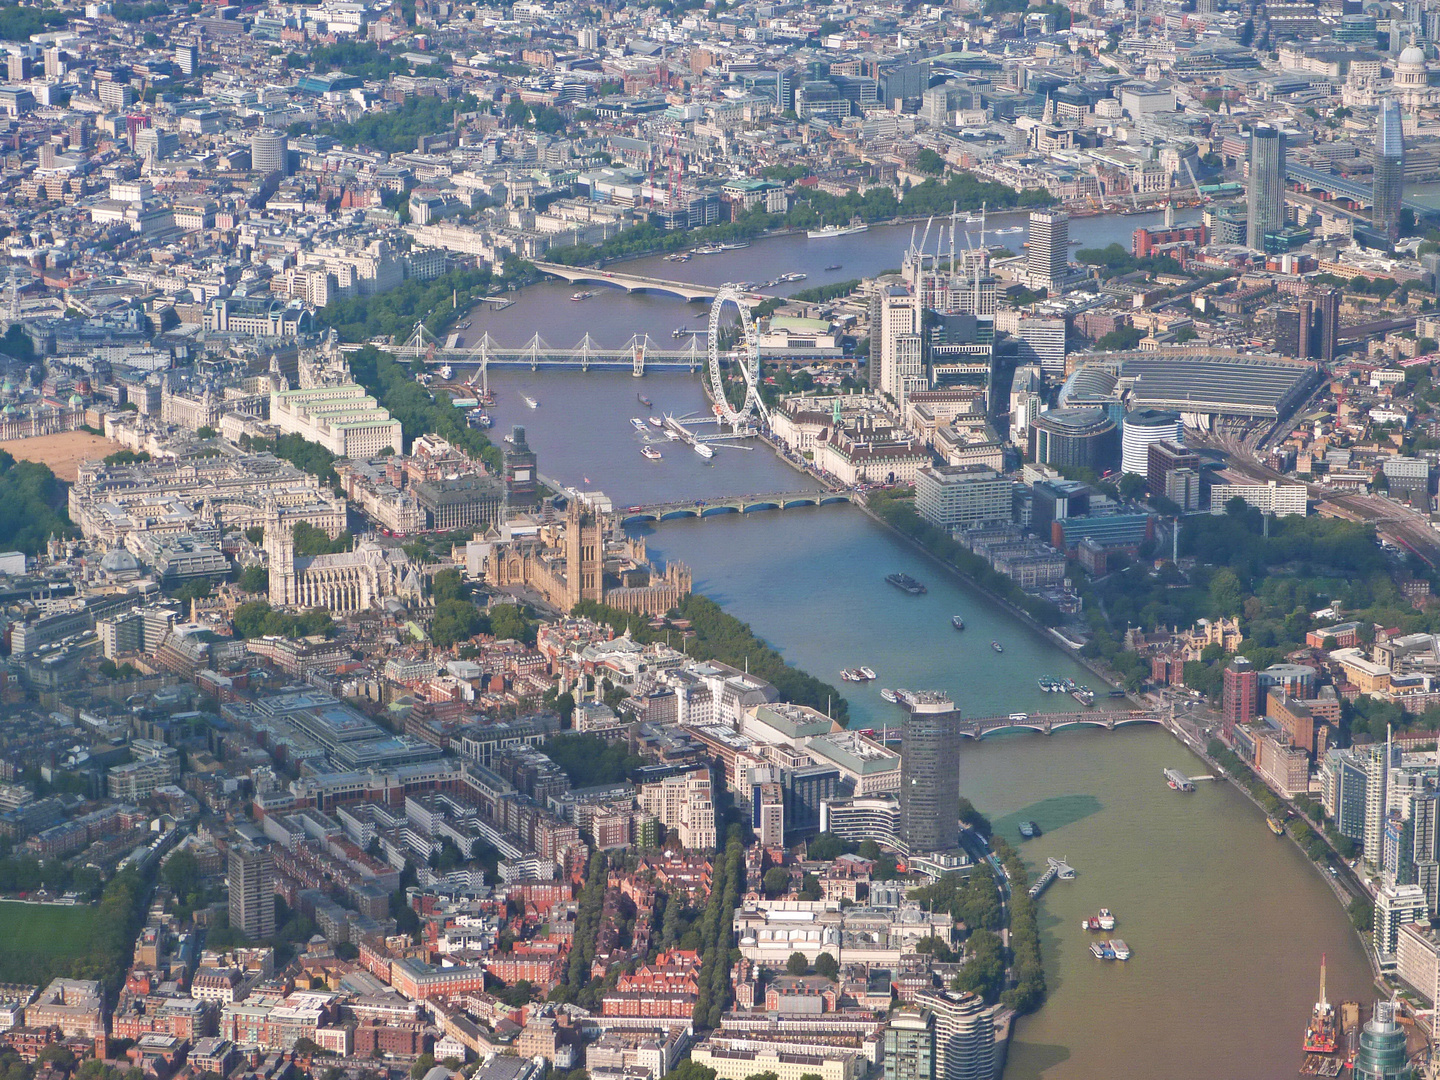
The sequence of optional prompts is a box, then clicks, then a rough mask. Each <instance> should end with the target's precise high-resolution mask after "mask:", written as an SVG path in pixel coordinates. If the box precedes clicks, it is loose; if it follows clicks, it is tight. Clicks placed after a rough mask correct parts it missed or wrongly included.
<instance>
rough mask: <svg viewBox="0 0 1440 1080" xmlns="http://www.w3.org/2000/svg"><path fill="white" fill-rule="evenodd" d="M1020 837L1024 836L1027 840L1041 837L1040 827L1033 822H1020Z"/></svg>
mask: <svg viewBox="0 0 1440 1080" xmlns="http://www.w3.org/2000/svg"><path fill="white" fill-rule="evenodd" d="M1020 835H1021V836H1023V837H1024V838H1025V839H1026V840H1029V839H1032V838H1033V837H1036V836H1039V835H1040V826H1039V825H1036V824H1035V822H1033V821H1029V820H1026V821H1022V822H1020Z"/></svg>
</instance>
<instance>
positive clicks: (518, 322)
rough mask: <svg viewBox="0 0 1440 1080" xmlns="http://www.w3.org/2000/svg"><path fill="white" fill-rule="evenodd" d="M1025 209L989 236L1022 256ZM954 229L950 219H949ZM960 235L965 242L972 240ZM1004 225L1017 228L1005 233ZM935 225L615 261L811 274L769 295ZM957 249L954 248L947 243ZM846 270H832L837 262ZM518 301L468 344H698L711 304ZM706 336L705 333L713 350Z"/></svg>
mask: <svg viewBox="0 0 1440 1080" xmlns="http://www.w3.org/2000/svg"><path fill="white" fill-rule="evenodd" d="M1198 215H1199V211H1197V210H1178V211H1177V212H1176V220H1177V221H1180V222H1182V223H1183V222H1186V221H1192V220H1197V219H1198ZM1027 218H1028V215H1026V214H1023V213H1012V214H1001V215H992V216H990V217H988V218H987V221H986V233H985V239H986V242H987V243H988V244H990V245H992V246H993V245H995V244H1000V245H1004V246H1006V247H1008V248H1009V249H1010V250H1011V251H1014V252H1016V253H1019V252H1020V251H1021V250H1022V249H1021V246H1020V245H1021V243H1022V242H1023V241H1024V240H1025V236H1026V233H1025V223H1026V221H1027ZM1162 219H1163V215H1162V214H1134V215H1130V216H1112V217H1093V218H1077V219H1075V220H1073V221H1071V222H1070V237H1071V239H1072V240H1078V241H1080V243H1081V244H1082V245H1083V246H1085V247H1104V246H1105V245H1106V244H1110V243H1118V244H1121V245H1123V246H1124V247H1125V248H1126V249H1127V250H1128V249H1129V247H1130V237H1131V234H1132V233H1133V232H1134V231H1135V230H1136V229H1139V228H1142V227H1145V226H1150V227H1155V226H1158V224H1159V223H1160V221H1161V220H1162ZM945 227H946V229H947V230H948V228H949V219H948V218H947V219H945ZM963 227H964V228H965V229H967V230H969V236H970V243H971V244H979V243H980V226H979V225H978V224H970V225H965V226H963ZM938 229H939V222H938V221H937V223H936V225H935V226H934V227H933V228H932V230H931V233H930V243H929V245H928V246H927V250H929V251H933V250H934V249H935V240H936V236H937V230H938ZM958 229H959V226H957V236H956V240H955V246H956V248H957V249H961V248H963V247H964V245H965V240H964V238H963V237H961V236H959V235H958ZM995 229H1014V230H1019V231H1017V232H1006V233H999V234H996V233H995V231H994V230H995ZM924 231H925V223H924V222H919V223H918V224H916V223H908V222H907V223H906V224H903V225H876V226H871V228H870V230H869V231H868V232H864V233H855V234H852V235H850V236H840V237H833V238H831V239H826V240H808V239H806V237H805V235H804V234H803V233H799V234H794V235H788V236H776V237H770V238H767V239H764V240H757V241H755V242H754V243H753V244H751V245H750V246H749V247H748V248H742V249H740V250H738V251H726V252H721V253H720V254H718V255H696V256H694V257H692V258H691V259H690V261H689V262H684V263H676V262H667V261H666V260H665V258H664V257H663V256H659V255H656V256H650V257H648V258H644V259H634V260H628V261H625V262H621V263H614V264H612V268H613V269H615V270H616V271H617V272H623V273H627V274H637V275H641V276H645V277H655V278H665V279H667V280H670V281H684V282H690V283H693V284H699V285H720V284H723V283H724V282H727V281H756V280H768V279H771V278H774V277H776V276H778V275H779V274H782V273H787V272H793V273H801V274H804V275H806V276H805V280H803V281H798V282H792V283H790V284H787V285H780V286H777V287H775V288H773V289H768V290H766V292H767V293H768V294H770V295H774V296H788V295H790V294H792V293H796V292H799V291H801V290H804V289H813V288H815V287H816V286H818V285H828V284H833V283H835V282H839V281H849V280H853V279H856V278H864V277H873V276H875V275H876V274H878V273H880V272H882V271H884V270H893V269H897V268H898V267H899V266H900V260H901V258H902V256H903V255H904V254H905V249H906V248H907V247H908V246H909V244H910V237H911V234H912V232H913V233H914V235H915V236H916V237H917V238H918V237H920V236H921V235H922V234H923V233H924ZM947 250H948V248H947ZM836 265H838V266H839V269H837V270H827V269H826V267H828V266H836ZM577 289H578V290H581V291H591V292H593V293H594V295H593V296H592V297H590V299H588V300H584V301H578V302H577V301H572V300H571V299H570V297H571V296H572V295H573V294H575V292H576V290H577ZM513 298H514V300H515V303H514V304H513V305H512V306H510V307H507V308H503V309H501V310H496V309H495V308H494V307H493V306H491V305H488V304H480V305H478V306H477V307H476V308H474V309H472V310H471V312H470V313H469V315H468V317H469V319H470V325H469V327H467V328H466V329H464V330H462V331H461V332H460V333H461V344H462V345H465V346H473V345H475V344H476V343H477V342H478V341H479V340H480V337H481V335H482V334H484V333H486V332H488V333H489V334H490V336H491V338H492V339H493V340H494V342H495V343H496V344H497V345H498V346H500V347H503V348H518V347H520V346H522V345H524V344H525V343H526V342H528V341H529V340H530V338H531V336H532V335H533V334H536V333H538V334H539V335H540V339H541V340H542V341H544V342H545V343H546V344H547V345H550V346H553V347H554V348H557V349H569V348H573V347H574V346H575V345H576V344H578V343H579V341H580V339H581V338H583V337H584V336H585V335H586V334H587V333H589V334H590V335H591V337H592V338H593V339H594V341H595V342H596V343H597V344H598V345H600V346H602V347H606V348H619V347H620V346H623V345H624V344H625V343H626V342H627V341H628V340H629V339H630V338H631V336H632V335H635V334H642V335H643V334H649V335H650V338H651V342H652V345H653V346H654V347H655V348H660V349H672V348H688V347H689V338H681V339H676V338H675V337H674V332H675V331H676V330H680V329H687V330H698V331H701V332H703V331H704V329H705V319H706V317H707V315H708V312H709V308H708V306H707V305H705V304H701V303H693V304H686V303H683V302H681V301H680V300H678V299H676V298H675V297H673V296H668V295H666V294H663V293H626V292H623V291H622V290H620V289H618V288H615V287H613V286H609V287H607V286H605V285H602V284H586V285H583V286H578V285H571V284H568V283H567V282H564V281H553V280H546V281H542V282H540V283H538V284H535V285H531V286H529V287H527V288H525V289H522V290H521V291H520V292H518V293H515V294H513ZM703 345H704V339H703V338H702V339H701V346H702V351H703Z"/></svg>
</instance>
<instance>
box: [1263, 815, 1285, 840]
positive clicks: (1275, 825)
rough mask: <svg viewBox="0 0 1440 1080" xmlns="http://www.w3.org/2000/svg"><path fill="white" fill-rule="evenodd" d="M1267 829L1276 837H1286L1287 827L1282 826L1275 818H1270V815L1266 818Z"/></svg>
mask: <svg viewBox="0 0 1440 1080" xmlns="http://www.w3.org/2000/svg"><path fill="white" fill-rule="evenodd" d="M1265 827H1266V828H1268V829H1269V830H1270V831H1271V832H1272V833H1274V834H1275V835H1276V836H1284V835H1285V826H1284V825H1281V824H1280V822H1278V821H1276V820H1275V819H1274V818H1273V817H1269V816H1268V815H1267V816H1266V818H1265Z"/></svg>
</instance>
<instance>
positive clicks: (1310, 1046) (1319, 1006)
mask: <svg viewBox="0 0 1440 1080" xmlns="http://www.w3.org/2000/svg"><path fill="white" fill-rule="evenodd" d="M1335 1033H1336V1026H1335V1009H1334V1007H1333V1006H1332V1005H1331V1004H1330V1003H1329V1002H1328V1001H1326V1000H1325V957H1324V955H1323V954H1322V955H1321V957H1320V1000H1319V1001H1317V1002H1315V1011H1314V1012H1313V1013H1311V1014H1310V1025H1309V1026H1308V1027H1307V1028H1306V1029H1305V1052H1306V1053H1307V1054H1333V1053H1334V1052H1335V1047H1336V1046H1337V1045H1338V1039H1337V1038H1336V1034H1335Z"/></svg>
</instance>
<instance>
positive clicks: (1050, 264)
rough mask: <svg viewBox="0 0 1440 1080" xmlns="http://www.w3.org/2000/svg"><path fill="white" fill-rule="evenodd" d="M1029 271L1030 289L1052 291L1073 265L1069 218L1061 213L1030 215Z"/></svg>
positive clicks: (1050, 212)
mask: <svg viewBox="0 0 1440 1080" xmlns="http://www.w3.org/2000/svg"><path fill="white" fill-rule="evenodd" d="M1029 252H1030V254H1029V258H1028V260H1027V261H1026V270H1027V271H1028V274H1029V277H1030V285H1031V286H1032V287H1037V288H1045V289H1053V288H1054V287H1055V286H1056V285H1057V284H1059V283H1060V282H1063V281H1064V280H1065V277H1066V271H1067V268H1068V266H1069V265H1070V215H1069V214H1066V213H1064V212H1062V211H1058V210H1056V211H1046V212H1044V213H1040V212H1038V211H1037V212H1036V213H1032V214H1031V215H1030V248H1029Z"/></svg>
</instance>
